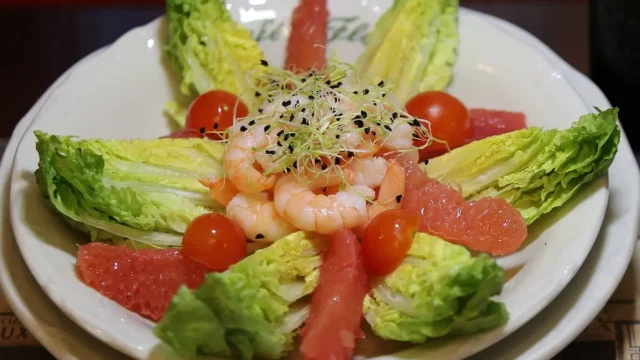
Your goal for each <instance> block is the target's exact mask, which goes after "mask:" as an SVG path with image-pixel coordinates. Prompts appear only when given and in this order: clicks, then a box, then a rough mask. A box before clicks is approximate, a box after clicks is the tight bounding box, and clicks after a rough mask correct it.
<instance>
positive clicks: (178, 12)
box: [165, 0, 264, 108]
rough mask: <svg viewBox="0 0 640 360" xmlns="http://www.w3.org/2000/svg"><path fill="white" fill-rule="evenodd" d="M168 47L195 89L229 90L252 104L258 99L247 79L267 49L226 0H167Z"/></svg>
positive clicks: (186, 84) (187, 85)
mask: <svg viewBox="0 0 640 360" xmlns="http://www.w3.org/2000/svg"><path fill="white" fill-rule="evenodd" d="M167 24H168V29H169V34H168V38H167V41H166V44H165V50H166V52H167V54H168V56H169V59H170V60H171V63H172V65H173V67H174V68H175V69H176V70H177V71H178V72H179V73H180V74H181V78H182V83H181V87H180V88H181V90H182V92H183V93H184V94H186V95H190V94H191V93H192V90H193V89H195V90H196V92H197V93H198V94H202V93H205V92H207V91H210V90H214V89H215V90H225V91H228V92H231V93H233V94H236V95H237V96H239V97H240V98H241V99H242V100H243V101H244V102H245V104H246V105H247V106H249V107H250V108H253V107H254V106H255V105H256V104H258V103H259V100H258V99H257V98H256V97H255V95H254V94H255V91H252V90H251V88H250V86H249V83H248V82H247V75H248V74H247V73H248V71H249V70H250V69H252V68H255V69H256V71H258V70H259V66H258V65H260V60H262V59H263V57H264V56H263V53H262V50H261V49H260V47H259V46H258V43H257V42H256V41H255V40H254V39H253V38H252V36H251V33H250V32H249V30H248V29H246V28H245V27H243V26H242V25H241V24H238V23H236V22H235V21H233V19H231V15H230V14H229V11H228V10H227V5H226V3H225V1H224V0H168V1H167Z"/></svg>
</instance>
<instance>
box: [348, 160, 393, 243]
mask: <svg viewBox="0 0 640 360" xmlns="http://www.w3.org/2000/svg"><path fill="white" fill-rule="evenodd" d="M386 164H387V167H386V170H385V174H384V178H383V179H382V181H381V183H380V189H379V190H378V197H377V198H376V199H375V202H374V203H372V204H369V205H368V206H367V219H366V221H364V222H363V223H362V225H360V226H358V227H357V228H356V229H354V232H355V234H356V235H358V236H360V235H362V233H363V232H364V229H366V227H367V225H369V223H370V222H371V220H373V218H375V217H376V216H378V215H379V214H380V213H382V212H384V211H387V210H392V209H398V208H399V207H400V202H401V201H402V196H404V186H405V185H404V183H405V172H404V167H402V165H400V164H399V163H398V162H397V161H395V160H389V161H387V162H386Z"/></svg>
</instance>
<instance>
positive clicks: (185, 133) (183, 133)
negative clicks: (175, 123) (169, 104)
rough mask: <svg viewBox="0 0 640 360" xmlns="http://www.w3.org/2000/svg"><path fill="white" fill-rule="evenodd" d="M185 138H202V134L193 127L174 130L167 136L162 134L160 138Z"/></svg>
mask: <svg viewBox="0 0 640 360" xmlns="http://www.w3.org/2000/svg"><path fill="white" fill-rule="evenodd" d="M187 138H204V134H201V133H200V131H198V130H195V129H186V130H178V131H174V132H172V133H171V134H169V135H167V136H163V137H161V138H160V139H187Z"/></svg>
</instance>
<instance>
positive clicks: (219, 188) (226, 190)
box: [200, 178, 239, 206]
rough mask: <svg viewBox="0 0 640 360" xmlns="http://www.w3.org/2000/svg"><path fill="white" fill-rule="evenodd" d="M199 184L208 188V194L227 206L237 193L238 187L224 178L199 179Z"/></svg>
mask: <svg viewBox="0 0 640 360" xmlns="http://www.w3.org/2000/svg"><path fill="white" fill-rule="evenodd" d="M200 184H202V185H204V186H206V187H208V188H209V194H210V195H211V197H212V198H213V200H215V201H217V202H219V203H220V204H222V205H224V206H227V205H228V204H229V202H230V201H231V199H233V198H234V197H235V196H236V195H238V193H239V191H238V189H237V188H236V187H235V186H234V185H233V183H231V181H227V180H226V179H224V178H220V179H200Z"/></svg>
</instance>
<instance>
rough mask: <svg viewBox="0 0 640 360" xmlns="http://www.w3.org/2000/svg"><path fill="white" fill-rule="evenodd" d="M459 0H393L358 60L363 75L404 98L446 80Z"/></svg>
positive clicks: (437, 87) (455, 37)
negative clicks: (390, 84) (392, 87)
mask: <svg viewBox="0 0 640 360" xmlns="http://www.w3.org/2000/svg"><path fill="white" fill-rule="evenodd" d="M457 18H458V0H429V1H424V0H395V1H394V2H393V5H392V7H391V8H390V9H388V10H387V11H386V12H385V13H384V14H383V15H382V16H381V18H380V19H379V20H378V22H377V23H376V26H375V28H374V30H373V31H372V32H371V34H370V35H369V38H368V39H367V47H366V49H365V51H364V52H363V53H362V55H360V57H359V58H358V60H357V63H356V64H357V68H358V69H359V70H360V72H361V74H362V75H365V76H367V77H369V78H373V79H375V80H376V81H378V80H384V81H387V82H388V83H392V84H393V85H394V89H393V94H394V95H395V96H396V98H397V100H398V102H399V103H401V104H404V103H405V102H406V101H407V100H409V99H410V98H411V97H412V96H414V95H415V94H417V93H419V92H422V91H427V90H442V89H444V88H445V87H446V86H447V85H448V84H449V82H450V81H451V76H452V67H453V64H454V63H455V61H456V56H457V54H456V50H457V46H458V42H459V39H458V19H457Z"/></svg>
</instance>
